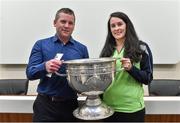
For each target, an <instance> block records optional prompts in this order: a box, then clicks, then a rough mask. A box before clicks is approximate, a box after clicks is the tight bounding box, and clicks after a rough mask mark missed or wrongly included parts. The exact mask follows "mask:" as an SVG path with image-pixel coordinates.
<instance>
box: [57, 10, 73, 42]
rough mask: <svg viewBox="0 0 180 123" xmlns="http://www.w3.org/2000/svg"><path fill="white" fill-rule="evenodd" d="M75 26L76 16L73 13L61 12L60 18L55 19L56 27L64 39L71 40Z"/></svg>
mask: <svg viewBox="0 0 180 123" xmlns="http://www.w3.org/2000/svg"><path fill="white" fill-rule="evenodd" d="M74 26H75V18H74V16H73V15H69V14H66V13H59V18H58V19H57V20H55V21H54V27H56V31H57V34H58V36H59V37H60V39H61V40H62V41H64V40H69V37H70V36H71V34H72V32H73V30H74Z"/></svg>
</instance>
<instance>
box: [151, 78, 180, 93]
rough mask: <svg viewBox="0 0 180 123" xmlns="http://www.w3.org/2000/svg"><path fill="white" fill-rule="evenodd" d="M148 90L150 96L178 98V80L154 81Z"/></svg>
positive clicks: (179, 91)
mask: <svg viewBox="0 0 180 123" xmlns="http://www.w3.org/2000/svg"><path fill="white" fill-rule="evenodd" d="M148 89H149V95H150V96H180V80H173V79H154V80H152V82H151V83H150V84H149V85H148Z"/></svg>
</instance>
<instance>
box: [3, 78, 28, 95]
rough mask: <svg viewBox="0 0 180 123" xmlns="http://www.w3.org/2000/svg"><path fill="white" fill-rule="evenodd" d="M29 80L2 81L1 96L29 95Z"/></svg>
mask: <svg viewBox="0 0 180 123" xmlns="http://www.w3.org/2000/svg"><path fill="white" fill-rule="evenodd" d="M28 84H29V80H28V79H0V95H27V91H28Z"/></svg>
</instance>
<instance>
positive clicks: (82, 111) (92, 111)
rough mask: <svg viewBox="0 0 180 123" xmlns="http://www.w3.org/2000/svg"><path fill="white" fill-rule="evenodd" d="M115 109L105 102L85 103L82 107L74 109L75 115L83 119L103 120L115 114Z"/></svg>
mask: <svg viewBox="0 0 180 123" xmlns="http://www.w3.org/2000/svg"><path fill="white" fill-rule="evenodd" d="M113 113H114V111H113V110H112V109H111V108H110V107H109V106H107V105H106V104H104V103H101V104H100V105H95V106H92V105H91V106H88V105H86V104H84V105H83V106H82V107H80V108H77V109H76V110H74V112H73V115H74V116H75V117H76V118H78V119H81V120H89V121H93V120H101V119H105V118H107V117H109V116H111V115H113Z"/></svg>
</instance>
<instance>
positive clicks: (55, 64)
mask: <svg viewBox="0 0 180 123" xmlns="http://www.w3.org/2000/svg"><path fill="white" fill-rule="evenodd" d="M62 63H63V61H61V60H57V59H51V60H49V61H47V62H46V63H45V67H46V71H47V72H48V73H55V72H56V71H58V70H59V68H60V67H61V65H62Z"/></svg>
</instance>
